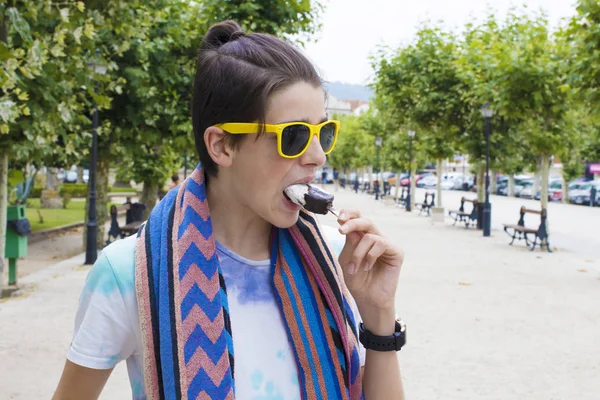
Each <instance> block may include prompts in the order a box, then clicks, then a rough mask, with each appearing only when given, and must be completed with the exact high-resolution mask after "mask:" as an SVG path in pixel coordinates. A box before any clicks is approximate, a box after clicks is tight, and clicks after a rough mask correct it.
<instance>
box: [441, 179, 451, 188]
mask: <svg viewBox="0 0 600 400" xmlns="http://www.w3.org/2000/svg"><path fill="white" fill-rule="evenodd" d="M442 189H444V190H452V189H454V181H453V180H449V179H444V180H443V181H442Z"/></svg>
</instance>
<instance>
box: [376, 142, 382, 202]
mask: <svg viewBox="0 0 600 400" xmlns="http://www.w3.org/2000/svg"><path fill="white" fill-rule="evenodd" d="M382 144H383V140H382V139H381V136H377V139H375V146H377V160H376V161H375V164H376V165H375V177H376V179H377V180H376V181H375V182H376V185H375V200H379V190H380V189H379V183H380V182H379V151H380V150H381V145H382Z"/></svg>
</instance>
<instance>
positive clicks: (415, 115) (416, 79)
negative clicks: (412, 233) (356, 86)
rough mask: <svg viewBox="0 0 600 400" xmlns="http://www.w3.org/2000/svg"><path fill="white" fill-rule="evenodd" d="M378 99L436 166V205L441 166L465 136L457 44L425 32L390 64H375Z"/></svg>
mask: <svg viewBox="0 0 600 400" xmlns="http://www.w3.org/2000/svg"><path fill="white" fill-rule="evenodd" d="M375 69H376V82H375V85H374V86H375V92H376V96H377V97H383V98H384V100H381V101H380V102H381V103H385V104H388V106H387V107H388V108H389V109H392V110H395V111H394V113H395V114H397V115H398V116H397V117H396V120H397V121H398V122H400V123H402V124H405V125H413V126H416V127H418V130H419V131H420V132H421V140H422V142H423V143H424V144H425V148H426V151H427V153H428V155H429V156H430V157H431V158H432V159H434V160H436V161H437V164H438V204H439V205H440V206H441V205H442V199H441V175H442V174H441V167H442V160H444V159H446V158H448V157H451V156H452V155H453V154H454V147H455V142H456V137H457V135H459V134H460V133H461V132H463V129H464V125H465V121H464V104H463V101H462V93H461V80H460V78H459V76H458V72H457V69H456V39H455V37H454V36H453V35H451V34H449V33H446V32H443V31H442V30H441V29H440V28H437V27H428V26H425V27H423V28H421V29H420V30H419V31H418V32H417V39H416V41H415V43H414V44H412V45H409V46H406V47H402V48H400V49H398V50H397V51H396V52H395V55H394V56H393V57H391V58H389V57H387V56H386V55H385V54H381V55H380V56H379V59H378V60H376V62H375Z"/></svg>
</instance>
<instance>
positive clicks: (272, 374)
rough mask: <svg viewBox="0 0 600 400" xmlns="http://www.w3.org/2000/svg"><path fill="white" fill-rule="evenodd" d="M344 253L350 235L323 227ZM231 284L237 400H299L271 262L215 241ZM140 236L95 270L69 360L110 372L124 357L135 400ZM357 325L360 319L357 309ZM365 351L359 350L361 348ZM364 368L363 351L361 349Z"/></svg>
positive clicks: (140, 391) (138, 388)
mask: <svg viewBox="0 0 600 400" xmlns="http://www.w3.org/2000/svg"><path fill="white" fill-rule="evenodd" d="M323 231H324V233H325V235H326V236H327V238H328V240H329V243H330V244H331V245H332V247H333V249H334V250H335V251H336V253H337V254H338V255H339V253H340V252H341V250H342V248H343V246H344V237H343V236H342V235H340V234H339V233H338V232H337V230H336V229H335V228H332V227H328V226H323ZM217 251H218V256H219V260H220V262H221V269H222V271H223V277H224V279H225V284H226V286H227V293H228V299H229V310H230V314H231V329H232V334H233V343H234V347H235V363H236V364H235V366H236V368H235V385H236V398H237V399H239V400H284V399H285V400H295V399H298V400H300V387H299V383H298V371H297V366H296V363H295V360H294V354H293V349H292V347H291V345H290V343H289V341H288V338H287V333H286V331H285V326H284V323H283V319H282V317H281V313H280V311H279V307H278V306H277V303H276V301H275V297H274V293H273V290H272V286H271V282H270V276H271V268H272V266H271V263H270V260H265V261H252V260H248V259H245V258H243V257H240V256H239V255H237V254H235V253H233V252H232V251H230V250H229V249H227V248H225V247H224V246H222V245H221V244H220V243H217ZM134 276H135V237H129V238H127V239H124V240H118V241H116V242H114V243H113V244H111V245H110V246H108V247H107V248H105V249H104V251H103V252H102V253H101V254H100V256H99V258H98V261H97V262H96V263H95V264H94V266H93V267H92V269H91V270H90V272H89V274H88V277H87V280H86V283H85V286H84V289H83V292H82V294H81V298H80V300H79V309H78V311H77V316H76V318H75V333H74V337H73V342H72V343H71V348H70V349H69V353H68V355H67V358H68V359H69V360H70V361H71V362H73V363H75V364H78V365H81V366H84V367H87V368H93V369H110V368H113V367H114V366H115V365H117V363H119V362H120V361H123V360H126V362H127V371H128V373H129V380H130V383H131V390H132V395H133V399H136V400H137V399H145V398H146V396H145V394H144V384H143V382H144V378H143V376H142V342H141V335H140V327H139V326H140V324H139V317H138V308H137V301H136V297H135V290H134ZM354 310H355V311H354V312H355V314H356V315H355V317H356V318H355V320H356V321H360V317H359V315H358V311H357V310H356V307H354ZM359 346H360V345H359ZM360 358H361V365H364V361H365V350H364V348H363V347H362V346H360Z"/></svg>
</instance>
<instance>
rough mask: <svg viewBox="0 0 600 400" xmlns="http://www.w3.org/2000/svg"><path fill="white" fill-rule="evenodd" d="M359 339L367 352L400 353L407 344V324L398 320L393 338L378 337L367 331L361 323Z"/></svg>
mask: <svg viewBox="0 0 600 400" xmlns="http://www.w3.org/2000/svg"><path fill="white" fill-rule="evenodd" d="M358 338H359V340H360V342H361V343H362V345H363V346H364V347H365V349H367V350H375V351H400V349H401V348H402V346H404V345H405V344H406V324H405V323H404V322H402V320H401V319H397V320H396V331H395V332H394V334H393V335H391V336H376V335H374V334H373V333H371V332H370V331H368V330H366V329H365V326H364V325H363V323H362V322H361V323H360V332H359V335H358Z"/></svg>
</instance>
